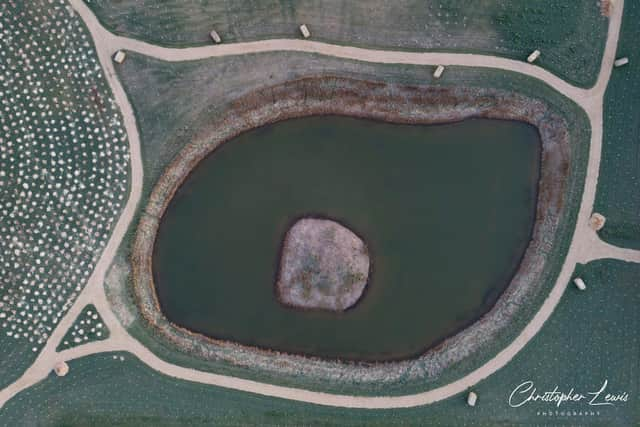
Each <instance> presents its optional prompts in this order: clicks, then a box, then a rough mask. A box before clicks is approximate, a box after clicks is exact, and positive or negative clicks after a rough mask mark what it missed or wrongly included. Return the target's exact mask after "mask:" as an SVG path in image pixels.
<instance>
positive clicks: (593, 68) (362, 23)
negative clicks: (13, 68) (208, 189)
mask: <svg viewBox="0 0 640 427" xmlns="http://www.w3.org/2000/svg"><path fill="white" fill-rule="evenodd" d="M85 2H86V3H87V4H88V5H89V7H91V8H92V9H93V11H94V12H95V13H96V15H97V16H98V18H99V19H100V20H101V21H102V22H103V24H104V25H105V26H106V27H107V28H108V29H110V30H111V31H113V32H115V33H117V34H121V35H125V36H128V37H133V38H138V39H143V40H146V41H149V42H152V43H156V44H161V45H166V46H187V45H202V44H208V43H210V42H211V40H210V39H209V31H211V29H212V28H215V29H216V31H217V32H218V33H219V34H220V35H221V37H222V39H223V40H224V41H225V42H241V41H250V40H259V39H266V38H277V37H300V36H299V31H298V25H300V24H302V23H306V24H307V25H308V26H309V28H310V30H311V33H312V38H313V39H314V40H321V41H326V42H330V43H337V44H345V45H356V46H363V47H372V48H379V49H383V48H384V49H410V50H446V51H455V52H477V53H485V54H494V55H499V56H504V57H508V58H515V59H521V60H524V59H525V58H526V57H527V55H529V53H531V52H532V51H533V50H534V49H540V50H541V51H542V55H541V57H540V59H539V64H540V66H542V67H544V68H548V69H549V70H551V71H552V72H554V73H556V74H558V75H559V76H561V77H562V78H564V79H566V80H568V81H570V82H573V83H575V84H577V85H581V86H590V85H592V84H593V83H595V79H596V76H597V73H598V70H599V67H600V58H601V57H602V53H603V49H604V41H605V39H606V33H607V22H608V21H607V19H606V18H604V17H603V16H602V15H601V14H600V8H599V6H598V2H597V1H596V0H574V1H570V2H568V1H564V0H529V1H526V2H525V1H511V0H436V1H430V2H423V1H418V0H399V1H393V2H388V1H384V0H368V1H358V2H356V1H348V0H328V1H322V2H319V1H314V0H266V1H255V0H239V1H225V0H205V1H202V0H168V1H167V0H163V1H158V0H155V1H154V0H151V1H144V2H141V1H138V0H121V1H117V2H114V1H110V0H85Z"/></svg>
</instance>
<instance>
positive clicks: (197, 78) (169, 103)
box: [110, 53, 590, 394]
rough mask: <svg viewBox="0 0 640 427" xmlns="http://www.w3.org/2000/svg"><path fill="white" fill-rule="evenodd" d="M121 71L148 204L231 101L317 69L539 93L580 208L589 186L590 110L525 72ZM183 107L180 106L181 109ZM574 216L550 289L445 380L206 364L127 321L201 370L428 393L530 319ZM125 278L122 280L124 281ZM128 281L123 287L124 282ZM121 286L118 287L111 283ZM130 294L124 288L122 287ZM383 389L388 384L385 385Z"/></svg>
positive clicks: (160, 66) (295, 66) (298, 58)
mask: <svg viewBox="0 0 640 427" xmlns="http://www.w3.org/2000/svg"><path fill="white" fill-rule="evenodd" d="M118 71H119V75H120V77H121V80H122V82H123V85H124V86H125V89H126V90H127V92H128V94H129V97H130V99H131V101H132V104H133V107H134V110H135V112H136V118H137V120H138V124H139V129H140V133H141V142H142V154H143V164H144V176H145V178H144V189H143V196H142V200H143V201H142V203H141V205H140V206H141V207H142V206H144V203H145V200H146V199H147V197H148V194H149V191H150V190H151V188H152V186H153V184H154V183H155V181H156V180H157V178H158V177H159V176H160V174H161V173H162V171H163V170H164V168H165V167H166V165H167V164H168V163H169V162H170V161H171V159H172V158H173V156H175V154H176V153H177V152H179V151H180V149H182V148H183V147H184V145H185V144H187V143H188V142H189V141H191V139H192V138H193V136H194V134H196V133H197V132H198V130H199V128H200V127H201V126H202V125H203V124H205V123H209V122H211V121H213V120H215V119H216V118H218V117H219V116H220V114H221V113H222V112H223V111H224V109H225V108H226V107H227V106H228V105H229V103H230V102H231V101H232V100H233V99H235V98H237V97H238V96H241V95H242V94H245V93H247V92H249V91H251V90H254V89H256V88H258V87H261V86H263V85H265V81H264V80H265V76H268V83H267V84H278V83H280V82H282V81H285V80H287V79H292V78H296V77H300V76H304V75H313V74H319V73H324V74H336V75H343V76H347V77H355V78H365V79H367V78H368V79H373V80H382V81H386V82H394V83H399V84H437V85H445V86H450V85H461V86H470V87H474V86H475V87H496V88H500V89H505V90H514V91H517V92H521V93H523V94H525V95H528V96H531V97H533V98H541V99H544V100H546V101H547V102H548V103H550V104H551V105H552V106H554V109H555V110H556V111H558V112H559V113H560V114H562V115H563V116H564V117H566V118H567V121H568V123H569V124H570V127H571V130H572V133H573V135H572V138H573V141H575V142H574V143H573V144H572V146H573V147H574V150H575V153H574V155H575V156H576V162H575V163H574V164H575V170H574V173H575V174H576V176H577V177H578V178H577V179H576V182H575V188H573V189H572V190H571V194H572V197H573V199H572V201H571V202H570V203H571V204H573V205H574V206H577V202H578V201H579V197H580V194H581V191H582V177H581V176H582V173H583V166H584V165H585V164H586V157H585V156H586V154H587V150H588V140H589V132H590V131H589V125H588V121H587V119H586V116H585V115H584V114H583V113H582V112H581V111H580V110H579V109H578V107H577V106H576V105H575V104H573V103H572V102H571V101H569V100H568V99H566V98H564V97H562V96H560V95H558V94H557V93H556V92H554V91H553V90H552V89H551V88H549V87H548V86H546V85H544V84H542V83H540V82H539V81H537V80H534V79H531V78H528V77H524V76H520V75H517V74H514V73H510V72H502V71H498V70H489V69H469V68H462V67H449V68H448V70H447V73H445V75H444V76H443V78H442V79H440V80H439V81H433V80H432V78H431V73H430V68H427V69H425V67H418V66H394V65H376V64H367V63H360V62H356V61H343V60H335V59H332V58H327V57H322V56H317V55H309V54H300V53H296V54H293V53H274V54H259V55H247V56H239V57H226V58H216V59H211V60H203V61H193V62H189V63H171V64H170V63H165V62H161V61H157V60H153V59H149V58H146V57H143V56H140V55H135V54H131V55H129V58H128V60H127V62H126V63H125V64H123V66H121V67H119V68H118ZM176 106H179V108H176ZM572 212H573V213H574V214H573V215H571V216H569V217H567V218H566V226H563V228H562V231H561V235H560V236H559V240H558V241H559V242H561V244H560V245H558V246H557V247H556V248H555V249H554V251H557V252H556V254H557V256H554V257H552V259H553V262H551V263H549V264H548V269H547V271H546V272H545V275H544V277H545V279H544V285H543V288H544V289H545V290H542V291H541V293H540V295H539V298H538V299H536V300H535V301H532V302H531V304H530V305H528V306H527V307H523V309H522V315H521V316H519V317H518V319H517V320H516V322H514V324H513V325H512V328H511V329H510V331H509V333H507V334H504V335H503V336H501V337H500V339H499V340H498V341H499V342H496V343H495V344H494V345H493V346H492V347H491V348H486V349H485V351H483V352H481V354H479V355H477V356H476V357H475V358H470V359H469V360H465V361H463V362H462V363H460V364H459V365H457V366H455V367H454V368H453V369H451V371H447V372H444V373H443V374H442V375H440V376H438V377H437V378H431V379H430V380H429V381H422V382H419V383H415V382H414V383H407V382H403V383H398V384H395V385H394V386H393V387H390V386H388V385H385V387H384V388H383V389H376V388H375V387H374V388H370V387H369V386H367V387H362V386H361V385H358V384H350V385H349V384H331V383H328V382H327V381H317V382H313V381H312V382H310V381H309V380H308V379H305V378H282V377H279V378H273V376H272V375H265V374H262V373H260V372H257V371H251V372H248V371H247V370H245V369H242V368H239V367H235V366H229V365H227V364H222V363H219V362H218V363H215V362H204V361H200V360H197V359H195V358H193V357H191V356H188V355H185V354H183V353H180V352H178V351H176V350H175V349H173V348H169V347H166V346H164V345H163V344H161V343H160V342H158V339H157V338H156V337H155V336H154V335H153V333H152V332H151V331H149V330H148V329H146V327H145V326H144V324H143V323H142V322H140V321H135V320H134V321H132V320H131V319H129V320H128V321H127V322H126V323H127V325H129V326H128V328H129V330H130V331H131V332H132V333H133V334H134V335H135V336H136V337H137V338H138V339H140V340H141V341H142V342H144V343H145V345H147V346H149V347H150V348H151V349H152V350H153V351H154V352H156V353H157V354H158V355H161V357H163V358H165V359H167V360H172V361H174V362H175V363H178V364H181V365H184V366H192V367H196V368H198V369H203V370H209V371H215V372H221V373H226V374H229V375H235V376H241V377H249V378H253V379H258V380H263V381H268V382H277V383H280V384H287V385H297V386H305V387H312V388H316V389H323V390H326V389H331V390H334V391H342V392H358V393H369V394H375V393H380V392H381V391H383V392H385V393H392V394H403V393H407V392H410V391H421V390H425V389H428V388H431V387H434V386H436V385H438V384H443V383H446V382H448V381H450V380H452V379H455V378H457V377H459V376H460V375H462V374H463V373H465V372H469V371H470V370H472V369H473V368H474V367H477V366H479V364H480V363H481V362H482V361H484V360H486V359H488V358H490V357H491V355H493V354H495V353H496V352H497V351H499V350H500V349H502V348H503V347H504V345H505V344H506V343H508V342H509V341H510V340H511V339H513V337H514V336H515V335H516V334H517V333H518V332H519V331H520V330H521V328H522V327H523V326H524V325H525V324H526V323H527V322H528V320H529V318H530V316H532V315H533V313H534V312H535V310H536V309H537V307H538V306H539V304H541V302H542V300H543V299H544V296H545V295H544V294H545V293H546V290H548V289H550V288H551V286H552V285H553V283H554V280H555V277H556V276H557V273H558V271H559V267H560V265H561V264H562V260H563V259H564V251H565V250H566V248H567V245H568V243H569V241H570V238H571V235H572V232H573V224H574V221H575V212H577V208H576V209H575V210H573V211H572ZM136 224H137V220H135V219H134V222H133V223H132V227H131V228H130V230H129V233H128V235H127V237H126V239H125V241H124V242H123V244H122V247H121V250H120V253H119V257H118V259H119V261H118V263H117V265H116V267H117V269H118V270H121V271H126V270H127V267H126V261H125V260H127V259H128V257H129V247H130V243H131V238H132V236H133V233H134V231H135V226H136ZM125 281H126V278H125V277H122V278H121V280H120V282H121V283H124V282H125ZM121 286H123V285H122V284H121ZM110 287H111V288H112V289H113V286H110ZM114 293H115V294H120V295H122V294H124V292H114ZM119 300H120V302H119V303H118V305H128V308H126V309H124V310H120V311H124V312H126V313H129V314H131V313H135V307H133V304H132V302H131V300H130V299H129V302H128V304H123V303H122V300H123V298H122V297H119ZM379 388H380V387H379Z"/></svg>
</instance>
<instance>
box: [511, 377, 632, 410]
mask: <svg viewBox="0 0 640 427" xmlns="http://www.w3.org/2000/svg"><path fill="white" fill-rule="evenodd" d="M608 383H609V381H608V380H606V379H605V380H604V383H603V384H602V386H601V387H600V389H599V390H597V391H589V392H586V393H581V392H578V391H576V390H575V388H573V387H572V388H571V389H569V391H567V392H564V391H560V390H558V386H555V388H554V389H553V390H552V391H538V389H537V388H536V387H535V386H534V384H533V381H525V382H523V383H522V384H520V385H519V386H517V387H516V388H514V389H513V391H512V392H511V395H510V396H509V406H511V407H512V408H519V407H521V406H524V405H526V404H527V403H529V402H547V403H553V404H555V405H556V407H558V408H559V407H560V405H562V404H563V403H566V402H585V403H587V404H588V405H589V406H615V405H616V403H620V402H627V401H628V400H629V393H626V392H622V393H610V392H608V391H607V384H608Z"/></svg>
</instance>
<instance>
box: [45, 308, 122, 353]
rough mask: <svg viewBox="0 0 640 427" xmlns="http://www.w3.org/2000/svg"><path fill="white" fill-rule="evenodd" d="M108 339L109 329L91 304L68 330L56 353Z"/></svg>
mask: <svg viewBox="0 0 640 427" xmlns="http://www.w3.org/2000/svg"><path fill="white" fill-rule="evenodd" d="M107 338H109V329H108V328H107V325H105V324H104V321H103V320H102V317H100V314H99V313H98V310H96V307H95V306H94V305H93V304H89V305H87V306H86V307H85V308H83V309H82V312H81V313H80V314H79V315H78V317H77V318H76V320H75V321H74V322H73V325H71V327H70V328H69V330H68V331H67V333H66V334H65V336H64V337H63V338H62V341H60V343H59V344H58V348H56V351H62V350H67V349H69V348H73V347H77V346H79V345H82V344H87V343H90V342H92V341H101V340H105V339H107Z"/></svg>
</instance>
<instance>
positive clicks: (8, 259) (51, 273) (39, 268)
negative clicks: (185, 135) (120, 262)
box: [0, 0, 129, 386]
mask: <svg viewBox="0 0 640 427" xmlns="http://www.w3.org/2000/svg"><path fill="white" fill-rule="evenodd" d="M66 6H67V5H66V3H65V2H64V1H56V2H55V3H54V2H50V1H46V0H32V1H28V2H2V3H0V25H1V26H0V29H1V33H2V37H0V56H1V59H0V128H1V129H2V131H1V132H0V372H1V374H0V386H4V385H7V384H9V383H10V382H12V381H13V380H15V379H17V378H18V377H19V376H20V375H21V374H22V372H23V371H24V369H26V368H27V367H28V366H29V365H30V364H31V363H32V362H33V360H34V359H35V357H36V356H37V353H38V352H39V351H40V349H41V348H42V347H43V345H44V343H45V342H46V340H47V339H48V337H49V335H50V334H51V331H52V330H53V328H54V327H55V325H56V324H57V323H58V321H59V319H60V318H61V317H62V316H63V315H64V313H65V312H66V310H67V309H68V307H69V305H70V304H71V303H72V302H73V300H74V299H75V297H76V296H77V294H78V293H79V292H80V291H81V290H82V288H83V286H84V284H85V283H86V281H87V279H88V277H89V276H90V274H91V272H92V271H93V267H94V265H95V263H96V262H97V260H98V257H99V255H100V253H101V251H102V249H103V248H104V245H105V244H106V241H107V239H108V238H109V236H110V234H111V229H112V227H113V225H114V224H115V220H116V219H117V218H118V215H119V213H120V210H121V207H122V205H123V204H124V202H125V201H126V195H127V192H128V186H129V183H128V169H129V159H128V143H127V138H126V133H125V131H124V128H123V126H122V125H121V123H120V120H121V116H120V113H119V111H118V108H117V106H116V105H115V102H114V101H113V98H112V94H111V91H110V88H109V86H108V85H107V82H106V79H104V76H103V75H102V71H101V70H100V66H99V63H98V59H97V56H96V55H95V52H94V50H93V47H92V44H91V39H90V36H89V32H88V31H87V29H86V28H85V27H84V24H83V23H82V21H81V20H80V18H79V17H77V16H73V15H71V14H70V13H69V10H68V9H67V8H66Z"/></svg>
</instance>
